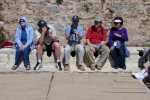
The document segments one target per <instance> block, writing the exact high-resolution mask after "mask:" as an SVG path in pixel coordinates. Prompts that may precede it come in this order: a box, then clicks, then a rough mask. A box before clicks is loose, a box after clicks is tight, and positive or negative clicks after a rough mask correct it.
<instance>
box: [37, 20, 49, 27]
mask: <svg viewBox="0 0 150 100" xmlns="http://www.w3.org/2000/svg"><path fill="white" fill-rule="evenodd" d="M37 25H38V26H39V27H44V26H46V25H47V23H46V22H45V21H44V20H39V21H38V24H37Z"/></svg>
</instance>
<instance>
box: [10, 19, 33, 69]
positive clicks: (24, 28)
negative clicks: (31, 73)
mask: <svg viewBox="0 0 150 100" xmlns="http://www.w3.org/2000/svg"><path fill="white" fill-rule="evenodd" d="M33 34H34V30H33V28H32V27H31V26H29V23H28V20H27V18H26V17H22V18H21V19H20V20H19V26H18V28H17V31H16V57H15V63H14V65H13V67H12V70H16V69H17V68H18V65H19V63H20V60H21V58H22V56H23V59H24V66H25V68H26V70H30V69H31V67H30V61H29V54H30V51H31V45H32V43H33Z"/></svg>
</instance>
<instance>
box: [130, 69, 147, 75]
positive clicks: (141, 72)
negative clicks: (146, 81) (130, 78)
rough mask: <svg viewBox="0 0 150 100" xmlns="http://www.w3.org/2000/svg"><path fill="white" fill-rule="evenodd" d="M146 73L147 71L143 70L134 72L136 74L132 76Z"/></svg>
mask: <svg viewBox="0 0 150 100" xmlns="http://www.w3.org/2000/svg"><path fill="white" fill-rule="evenodd" d="M145 72H146V71H145V69H143V70H139V72H134V73H132V75H135V74H137V73H139V74H144V73H145Z"/></svg>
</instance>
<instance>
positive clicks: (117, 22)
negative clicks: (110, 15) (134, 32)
mask: <svg viewBox="0 0 150 100" xmlns="http://www.w3.org/2000/svg"><path fill="white" fill-rule="evenodd" d="M113 22H114V26H115V27H116V28H117V29H119V28H121V27H122V25H123V19H122V17H115V18H114V20H113Z"/></svg>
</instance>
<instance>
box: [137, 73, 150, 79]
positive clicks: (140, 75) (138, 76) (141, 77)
mask: <svg viewBox="0 0 150 100" xmlns="http://www.w3.org/2000/svg"><path fill="white" fill-rule="evenodd" d="M134 76H135V78H136V79H144V77H146V76H148V73H147V72H145V73H143V74H141V73H135V74H134Z"/></svg>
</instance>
